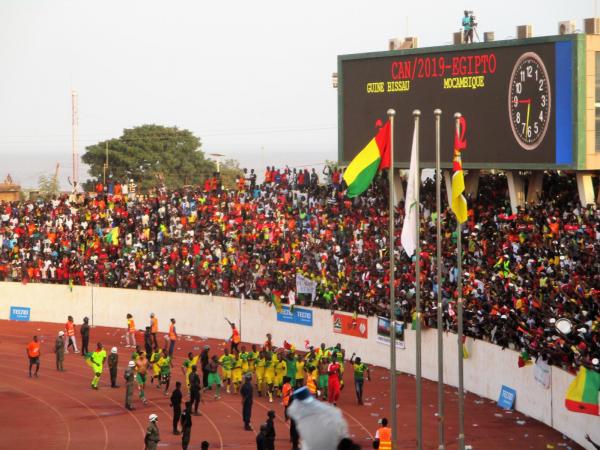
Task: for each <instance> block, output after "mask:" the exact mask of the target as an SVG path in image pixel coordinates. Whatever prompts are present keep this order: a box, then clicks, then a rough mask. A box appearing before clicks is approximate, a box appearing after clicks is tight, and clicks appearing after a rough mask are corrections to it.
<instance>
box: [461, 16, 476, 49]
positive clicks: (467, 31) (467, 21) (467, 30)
mask: <svg viewBox="0 0 600 450" xmlns="http://www.w3.org/2000/svg"><path fill="white" fill-rule="evenodd" d="M462 26H463V30H464V31H463V41H464V43H465V44H469V43H471V44H472V43H473V22H472V20H471V17H470V16H469V11H467V10H465V15H464V17H463V18H462Z"/></svg>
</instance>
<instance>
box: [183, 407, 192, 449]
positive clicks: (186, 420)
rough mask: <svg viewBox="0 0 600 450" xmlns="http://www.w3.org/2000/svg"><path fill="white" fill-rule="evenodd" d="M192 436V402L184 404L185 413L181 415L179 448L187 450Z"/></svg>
mask: <svg viewBox="0 0 600 450" xmlns="http://www.w3.org/2000/svg"><path fill="white" fill-rule="evenodd" d="M191 435H192V402H190V401H187V402H185V411H183V413H182V414H181V448H182V449H183V450H187V448H188V445H190V438H191Z"/></svg>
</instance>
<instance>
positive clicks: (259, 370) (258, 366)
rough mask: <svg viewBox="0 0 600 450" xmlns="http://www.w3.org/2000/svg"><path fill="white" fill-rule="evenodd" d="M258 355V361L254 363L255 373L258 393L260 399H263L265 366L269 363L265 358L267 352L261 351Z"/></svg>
mask: <svg viewBox="0 0 600 450" xmlns="http://www.w3.org/2000/svg"><path fill="white" fill-rule="evenodd" d="M253 347H255V346H253ZM257 355H258V356H257V357H256V359H255V360H254V361H253V365H254V373H255V374H256V392H258V396H259V397H262V395H263V390H264V381H265V364H266V362H267V361H266V357H265V352H263V351H261V352H259V353H257Z"/></svg>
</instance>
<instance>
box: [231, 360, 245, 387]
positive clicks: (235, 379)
mask: <svg viewBox="0 0 600 450" xmlns="http://www.w3.org/2000/svg"><path fill="white" fill-rule="evenodd" d="M231 357H232V358H233V369H232V371H231V381H232V383H233V393H234V394H235V393H236V392H237V391H238V387H239V386H240V384H241V383H242V366H243V365H244V360H243V359H242V358H241V357H240V354H237V355H236V354H232V355H231Z"/></svg>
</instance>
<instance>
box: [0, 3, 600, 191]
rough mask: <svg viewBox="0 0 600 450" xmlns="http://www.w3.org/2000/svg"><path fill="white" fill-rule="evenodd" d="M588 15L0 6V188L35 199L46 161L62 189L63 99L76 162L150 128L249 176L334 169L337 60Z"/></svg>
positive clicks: (380, 8) (383, 8)
mask: <svg viewBox="0 0 600 450" xmlns="http://www.w3.org/2000/svg"><path fill="white" fill-rule="evenodd" d="M596 3H597V2H596V1H595V0H592V1H581V2H564V1H559V0H551V1H541V0H535V1H529V2H522V1H516V0H507V1H505V2H503V3H502V5H501V6H498V4H496V3H495V2H494V3H492V2H483V1H481V0H480V1H475V0H471V1H470V2H467V3H465V4H456V3H454V4H450V2H444V1H422V2H416V3H403V2H392V1H383V2H379V3H378V4H377V5H372V4H366V3H363V2H359V1H356V0H352V1H340V0H337V1H332V2H315V1H308V2H303V3H299V4H293V5H292V4H287V3H283V2H277V1H275V0H268V1H263V2H254V3H248V2H242V1H225V2H217V3H204V2H192V1H184V0H178V1H173V2H168V3H167V2H157V1H138V0H136V1H127V2H123V1H120V2H117V1H115V0H112V1H104V2H98V1H90V2H76V1H69V0H55V1H35V0H5V1H3V2H2V3H1V4H0V39H1V42H2V44H1V45H0V58H1V59H2V60H3V62H4V64H3V70H2V72H1V73H0V80H1V82H0V98H1V99H2V102H0V156H2V161H3V164H2V167H1V169H0V181H2V180H3V179H4V177H5V176H6V174H7V173H10V174H11V175H12V177H13V179H15V180H16V181H18V182H20V183H21V184H22V185H23V187H35V186H37V181H38V178H39V176H40V175H42V174H50V173H53V172H54V169H55V166H56V163H57V162H58V163H60V165H61V169H60V174H61V176H60V179H61V188H62V189H68V184H67V182H66V178H67V175H70V173H71V94H70V92H71V90H72V89H74V90H76V91H77V92H78V96H79V153H80V155H81V154H83V152H84V149H85V147H86V146H87V145H91V144H94V143H97V142H99V141H102V140H105V139H109V138H114V137H118V136H120V135H121V133H122V131H123V129H124V128H131V127H134V126H138V125H142V124H147V123H154V124H160V125H165V126H178V127H180V128H186V129H189V130H190V131H192V132H193V133H194V134H195V135H196V136H198V137H200V139H201V140H202V143H203V146H202V150H203V151H204V152H205V153H213V152H216V153H222V154H225V155H226V158H233V159H237V160H238V161H239V162H240V165H241V166H242V167H253V168H256V169H259V173H261V174H262V169H263V168H264V166H266V165H275V166H279V167H281V166H283V165H284V164H285V163H287V164H288V165H289V166H291V167H296V166H304V165H308V166H311V165H317V164H322V163H323V162H324V161H325V160H326V159H337V91H336V90H335V89H333V88H332V85H331V74H332V73H333V72H335V71H336V69H337V67H336V66H337V55H340V54H349V53H361V52H369V51H380V50H385V49H386V47H387V42H388V39H389V38H392V37H404V36H409V35H410V36H413V35H414V36H417V37H418V39H419V47H427V46H432V45H444V44H449V43H451V42H450V41H451V39H452V33H453V32H454V31H457V30H458V29H459V27H460V19H461V16H462V10H463V9H465V8H468V9H473V10H474V11H475V14H476V16H477V20H478V22H479V32H480V34H481V35H482V34H483V32H484V31H494V32H495V34H496V39H497V40H501V39H506V38H509V37H514V35H515V33H516V32H515V27H516V25H520V24H526V23H527V24H532V25H533V32H534V35H535V36H541V35H553V34H556V32H557V29H558V25H557V24H558V21H560V20H576V23H577V27H578V28H582V26H583V25H582V20H583V18H585V17H592V16H594V14H595V12H596V7H597V4H596ZM505 11H511V12H512V13H511V14H510V15H509V14H503V13H504V12H505ZM86 177H87V171H86V170H85V167H84V166H83V165H82V167H81V170H80V178H81V179H82V180H83V179H85V178H86Z"/></svg>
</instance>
